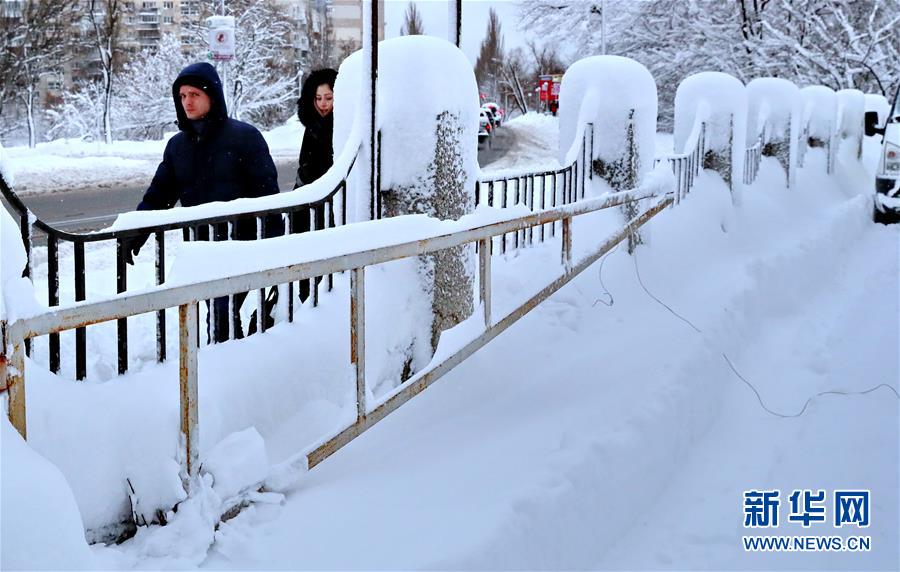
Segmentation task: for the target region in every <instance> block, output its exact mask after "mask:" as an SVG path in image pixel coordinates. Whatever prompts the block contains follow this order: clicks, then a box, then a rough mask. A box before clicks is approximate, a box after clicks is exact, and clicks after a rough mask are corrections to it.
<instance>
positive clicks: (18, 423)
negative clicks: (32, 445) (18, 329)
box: [0, 322, 28, 439]
mask: <svg viewBox="0 0 900 572" xmlns="http://www.w3.org/2000/svg"><path fill="white" fill-rule="evenodd" d="M0 338H2V339H0V341H2V350H3V351H2V355H0V373H2V374H3V382H4V386H5V387H6V391H7V394H8V395H9V422H10V423H12V426H13V427H15V428H16V431H18V432H19V434H20V435H22V438H23V439H27V438H28V436H27V434H28V432H27V423H26V418H25V340H24V338H22V337H21V335H19V334H18V333H13V334H10V332H9V325H8V324H7V323H6V322H2V323H0ZM7 348H9V349H10V350H11V351H10V352H9V354H7V353H6V352H7Z"/></svg>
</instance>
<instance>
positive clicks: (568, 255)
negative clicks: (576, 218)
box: [562, 217, 572, 272]
mask: <svg viewBox="0 0 900 572" xmlns="http://www.w3.org/2000/svg"><path fill="white" fill-rule="evenodd" d="M562 263H563V265H564V266H565V269H566V272H569V271H570V270H572V217H566V218H564V219H562Z"/></svg>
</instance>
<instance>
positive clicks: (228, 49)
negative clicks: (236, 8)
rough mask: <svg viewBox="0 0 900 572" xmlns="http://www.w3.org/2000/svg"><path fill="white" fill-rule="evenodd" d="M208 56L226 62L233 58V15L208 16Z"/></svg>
mask: <svg viewBox="0 0 900 572" xmlns="http://www.w3.org/2000/svg"><path fill="white" fill-rule="evenodd" d="M207 23H208V24H209V57H210V59H213V60H216V61H220V62H222V61H224V62H228V61H231V60H233V59H234V16H210V17H209V18H208V19H207Z"/></svg>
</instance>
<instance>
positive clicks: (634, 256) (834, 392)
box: [595, 251, 900, 419]
mask: <svg viewBox="0 0 900 572" xmlns="http://www.w3.org/2000/svg"><path fill="white" fill-rule="evenodd" d="M631 259H632V261H633V262H634V273H635V275H636V276H637V279H638V284H640V285H641V288H642V289H643V290H644V292H645V293H646V294H647V296H649V297H650V298H652V299H653V300H655V301H656V302H657V303H658V304H659V305H661V306H662V307H664V308H665V309H666V310H668V311H669V312H671V313H672V315H673V316H675V317H676V318H678V319H679V320H681V321H682V322H684V323H685V324H687V325H688V326H690V327H691V328H693V330H694V331H695V332H697V333H698V334H702V333H703V332H702V331H701V330H700V328H698V327H697V326H695V325H694V324H693V323H692V322H691V321H690V320H688V319H687V318H685V317H684V316H682V315H681V314H679V313H678V312H676V311H675V310H673V309H672V308H671V307H670V306H669V305H668V304H666V303H665V302H663V301H662V300H660V299H659V298H657V297H656V296H654V295H653V293H652V292H650V290H648V289H647V286H646V285H645V284H644V281H643V280H642V279H641V272H640V270H639V269H638V263H637V251H635V252H634V253H632V255H631ZM600 270H601V271H602V270H603V266H602V264H601V266H600ZM600 283H601V285H602V284H603V280H602V277H601V280H600ZM605 288H606V287H605V286H604V289H605ZM610 298H612V294H610ZM595 305H596V302H595ZM721 355H722V359H724V360H725V363H727V364H728V367H729V368H731V371H732V372H733V373H734V375H736V376H737V378H738V379H740V380H741V381H743V382H744V383H745V384H746V385H747V387H749V388H750V389H751V390H752V391H753V393H754V394H756V400H757V401H759V405H760V407H762V408H763V410H765V411H766V412H767V413H769V414H770V415H774V416H775V417H781V418H784V419H789V418H795V417H800V416H801V415H803V414H804V413H805V412H806V408H807V407H809V404H810V403H812V401H813V400H814V399H816V398H817V397H821V396H824V395H844V396H851V395H865V394H867V393H872V392H873V391H876V390H878V389H880V388H882V387H886V388H888V389H890V390H891V391H892V392H893V393H894V396H896V397H897V399H900V393H897V390H896V388H894V386H892V385H889V384H887V383H879V384H878V385H876V386H875V387H870V388H869V389H866V390H864V391H841V390H836V389H832V390H828V391H820V392H819V393H816V394H815V395H813V396H811V397H809V398H808V399H807V400H806V403H804V404H803V408H802V409H800V411H799V412H798V413H792V414H787V413H779V412H777V411H773V410H772V409H769V407H767V406H766V404H765V402H763V399H762V396H761V395H760V393H759V391H758V390H757V389H756V387H755V386H754V385H753V384H752V383H750V382H749V381H747V378H745V377H744V376H743V375H741V373H740V372H739V371H738V370H737V368H736V367H735V366H734V363H732V361H731V358H729V357H728V355H727V354H726V353H725V352H721Z"/></svg>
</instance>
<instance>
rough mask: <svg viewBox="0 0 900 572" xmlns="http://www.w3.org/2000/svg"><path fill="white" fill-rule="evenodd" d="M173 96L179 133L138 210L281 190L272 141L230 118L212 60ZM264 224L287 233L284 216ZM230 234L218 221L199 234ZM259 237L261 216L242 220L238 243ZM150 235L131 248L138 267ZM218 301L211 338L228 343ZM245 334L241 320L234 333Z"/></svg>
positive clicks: (192, 68) (189, 70) (223, 301)
mask: <svg viewBox="0 0 900 572" xmlns="http://www.w3.org/2000/svg"><path fill="white" fill-rule="evenodd" d="M172 97H173V98H174V102H175V113H176V115H177V117H178V129H179V132H178V133H176V134H175V135H174V136H173V137H172V138H171V139H170V140H169V142H168V144H167V145H166V149H165V151H164V152H163V159H162V162H161V163H160V164H159V167H157V169H156V174H155V175H154V176H153V180H152V182H151V183H150V187H149V188H148V189H147V191H146V192H145V193H144V197H143V200H141V202H140V204H139V205H138V207H137V210H139V211H142V210H161V209H169V208H172V207H173V206H175V203H178V202H180V203H181V205H182V206H185V207H190V206H195V205H202V204H206V203H211V202H216V201H231V200H234V199H240V198H253V197H263V196H267V195H274V194H277V193H278V173H277V171H276V170H275V164H274V163H273V162H272V157H271V155H270V154H269V147H268V145H266V141H265V139H263V136H262V134H261V133H260V132H259V130H258V129H256V128H255V127H253V126H252V125H249V124H247V123H244V122H242V121H238V120H236V119H232V118H230V117H228V110H227V108H226V106H225V94H224V92H223V90H222V82H221V80H220V79H219V74H218V73H216V69H215V68H214V67H213V66H212V65H210V64H208V63H206V62H201V63H195V64H191V65H189V66H187V67H186V68H184V69H183V70H181V73H180V74H178V77H177V78H176V79H175V82H174V83H173V84H172ZM265 226H266V232H265V236H266V237H269V236H278V235H280V234H283V232H284V227H283V224H282V221H281V217H279V216H277V215H276V216H270V217H267V219H266V225H265ZM227 231H228V225H227V223H220V224H216V225H213V236H209V232H208V229H207V227H206V225H203V226H201V227H200V228H199V229H198V232H197V236H196V238H197V240H225V239H227ZM256 237H257V234H256V219H255V217H252V216H251V217H245V218H243V219H239V220H238V221H237V223H236V224H235V238H236V239H237V240H254V239H256ZM146 240H147V236H140V237H136V238H135V239H132V241H131V242H130V243H129V244H128V247H127V248H126V254H125V255H126V262H128V263H129V264H133V255H137V254H138V252H139V251H140V249H141V246H142V245H143V244H144V242H146ZM276 292H277V290H276ZM245 297H246V293H241V294H235V295H234V308H235V314H237V311H238V309H239V308H240V306H241V303H242V302H243V300H244V298H245ZM213 304H214V308H215V312H214V314H215V323H214V324H213V325H212V330H213V332H212V337H213V338H214V339H215V341H217V342H218V341H224V340H225V339H227V338H228V335H227V334H228V318H229V316H228V314H229V312H228V298H227V297H224V298H216V299H215V301H214V302H213ZM273 304H274V303H273ZM238 316H239V314H238ZM251 329H253V328H252V325H251ZM241 336H242V331H241V328H240V318H239V317H238V319H237V328H236V331H235V337H241Z"/></svg>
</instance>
